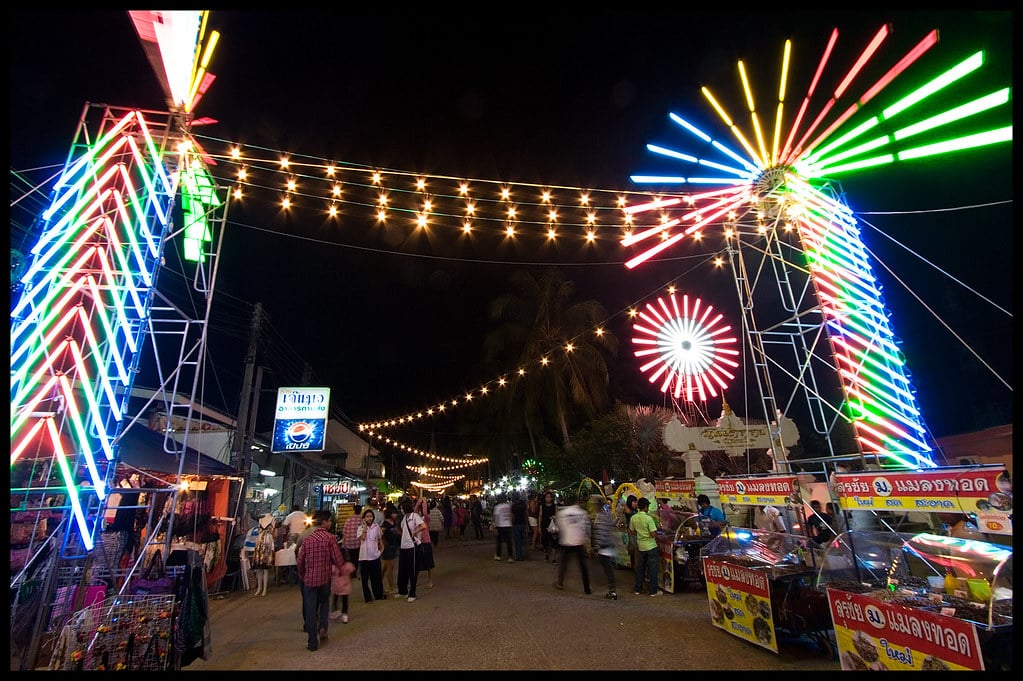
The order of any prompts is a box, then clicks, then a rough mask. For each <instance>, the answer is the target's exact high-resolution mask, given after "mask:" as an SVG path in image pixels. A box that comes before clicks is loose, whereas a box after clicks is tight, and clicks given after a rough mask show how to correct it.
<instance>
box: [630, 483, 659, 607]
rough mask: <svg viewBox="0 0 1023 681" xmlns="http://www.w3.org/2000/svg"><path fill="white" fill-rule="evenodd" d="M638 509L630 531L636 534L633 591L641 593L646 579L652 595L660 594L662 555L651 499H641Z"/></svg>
mask: <svg viewBox="0 0 1023 681" xmlns="http://www.w3.org/2000/svg"><path fill="white" fill-rule="evenodd" d="M637 507H638V509H639V510H638V511H636V513H634V514H633V515H632V518H631V519H630V520H629V531H630V532H632V533H633V534H635V535H636V567H635V570H636V579H635V588H634V589H633V590H632V593H634V594H635V595H637V596H638V595H639V594H640V593H641V592H642V591H643V581H644V579H646V580H649V582H650V595H651V596H660V595H661V594H662V593H663V592H662V591H661V590H660V588H658V586H657V575H658V573H659V570H658V567H659V566H658V563H659V562H660V556H659V555H658V552H657V537H656V536H655V533H656V532H657V523H656V522H655V521H654V519H653V516H651V515H650V514H649V513H648V512H647V511H648V509H649V508H650V500H649V499H647V498H646V497H642V498H640V499H639V503H638V504H637Z"/></svg>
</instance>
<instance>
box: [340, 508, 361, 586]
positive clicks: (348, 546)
mask: <svg viewBox="0 0 1023 681" xmlns="http://www.w3.org/2000/svg"><path fill="white" fill-rule="evenodd" d="M352 511H353V513H352V515H351V517H350V518H348V520H346V521H345V524H344V525H343V526H342V527H341V548H343V549H344V552H345V560H349V561H351V562H352V564H353V565H354V566H355V572H354V573H353V574H352V579H358V578H359V544H360V543H361V542H359V526H360V525H362V504H356V505H355V508H354V509H352Z"/></svg>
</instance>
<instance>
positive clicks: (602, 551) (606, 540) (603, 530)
mask: <svg viewBox="0 0 1023 681" xmlns="http://www.w3.org/2000/svg"><path fill="white" fill-rule="evenodd" d="M594 506H596V513H594V515H593V542H592V546H593V548H594V549H595V550H596V551H597V559H598V560H599V561H600V565H601V567H602V568H604V576H605V577H607V593H605V594H604V598H608V599H611V600H612V601H616V600H618V587H617V584H616V580H615V567H614V563H613V562H612V560H611V559H612V558H613V557H614V555H615V545H614V544H615V541H614V531H615V524H614V520H613V519H612V518H611V504H610V502H609V501H608V500H607V499H604V498H603V497H598V500H597V501H596V502H595V503H594Z"/></svg>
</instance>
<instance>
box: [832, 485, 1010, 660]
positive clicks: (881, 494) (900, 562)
mask: <svg viewBox="0 0 1023 681" xmlns="http://www.w3.org/2000/svg"><path fill="white" fill-rule="evenodd" d="M835 481H836V485H835V491H836V494H837V495H838V500H839V504H840V506H841V507H842V508H843V509H848V510H858V511H862V510H872V511H881V510H884V511H904V510H914V511H921V510H922V511H927V512H935V513H942V514H944V513H949V514H954V515H958V516H962V515H966V516H968V517H970V518H971V519H976V524H977V526H978V527H979V528H980V530H981V531H982V532H984V533H987V535H988V537H989V538H991V539H993V540H995V539H996V540H999V541H998V542H997V543H996V542H995V541H991V542H988V541H980V540H975V539H964V538H959V537H950V536H942V535H939V534H937V533H929V532H924V533H918V534H903V533H897V532H891V531H889V532H855V531H854V532H848V533H845V534H842V535H840V536H839V537H838V538H837V539H836V540H835V541H834V542H832V543H831V544H830V545H829V546H828V550H827V554H826V555H825V558H824V561H822V564H821V573H820V575H819V577H818V586H820V587H822V588H826V590H827V593H828V601H829V608H830V609H831V614H832V618H833V621H834V623H835V634H836V639H837V643H838V648H839V657H840V660H841V663H842V668H843V669H864V668H867V669H881V667H882V666H883V667H884V668H885V669H893V670H903V669H921V670H945V669H971V670H984V669H987V670H991V669H1011V667H1012V647H1011V637H1012V577H1011V574H1012V549H1011V547H1010V546H1008V545H1005V544H1003V543H1001V542H1002V541H1003V540H1005V539H1007V538H1010V537H1011V534H1012V485H1011V482H1010V481H1009V476H1008V473H1007V471H1006V470H1005V469H1004V467H1003V466H984V467H975V466H974V467H950V468H941V469H928V470H923V471H863V472H860V473H842V474H837V475H836V476H835Z"/></svg>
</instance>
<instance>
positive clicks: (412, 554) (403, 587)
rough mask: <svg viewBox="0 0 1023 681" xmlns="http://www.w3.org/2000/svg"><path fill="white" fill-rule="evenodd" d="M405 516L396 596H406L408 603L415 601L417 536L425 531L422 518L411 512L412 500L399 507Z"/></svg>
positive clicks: (399, 551)
mask: <svg viewBox="0 0 1023 681" xmlns="http://www.w3.org/2000/svg"><path fill="white" fill-rule="evenodd" d="M401 508H402V510H403V511H404V512H405V515H404V516H403V517H402V518H401V523H400V527H401V544H400V547H399V549H398V595H399V596H408V602H409V603H413V602H415V600H416V582H417V581H418V575H419V569H418V568H417V567H416V545H418V544H419V542H420V539H419V536H418V535H419V534H420V533H421V532H422V531H423V530H424V529H427V525H426V521H425V520H423V517H422V516H421V515H419V514H418V513H416V512H415V511H413V510H412V500H411V499H406V500H405V501H404V502H403V503H402V506H401Z"/></svg>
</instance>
